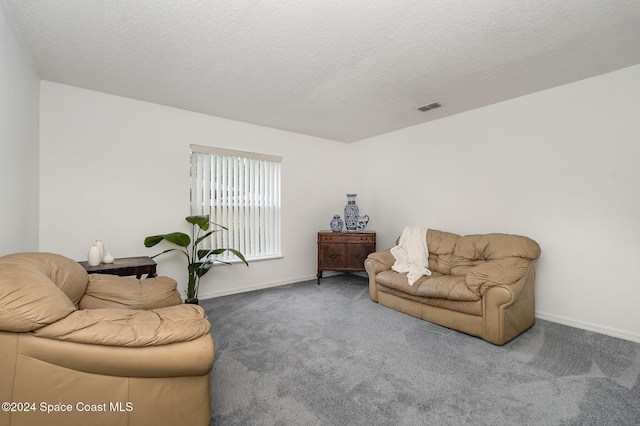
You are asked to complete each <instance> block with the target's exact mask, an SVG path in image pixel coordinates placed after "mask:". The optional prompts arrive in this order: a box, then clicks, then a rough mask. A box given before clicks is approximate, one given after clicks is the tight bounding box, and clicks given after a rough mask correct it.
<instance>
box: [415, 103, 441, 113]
mask: <svg viewBox="0 0 640 426" xmlns="http://www.w3.org/2000/svg"><path fill="white" fill-rule="evenodd" d="M441 106H442V104H441V103H440V102H431V103H430V104H426V105H422V106H419V107H418V109H419V110H420V111H422V112H424V111H429V110H430V109H436V108H440V107H441Z"/></svg>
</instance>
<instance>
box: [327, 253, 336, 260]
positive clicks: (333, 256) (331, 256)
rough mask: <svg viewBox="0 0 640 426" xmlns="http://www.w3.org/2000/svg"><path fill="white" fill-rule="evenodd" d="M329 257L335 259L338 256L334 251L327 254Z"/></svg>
mask: <svg viewBox="0 0 640 426" xmlns="http://www.w3.org/2000/svg"><path fill="white" fill-rule="evenodd" d="M329 257H330V258H331V259H335V258H336V257H338V255H337V254H335V253H334V254H330V255H329Z"/></svg>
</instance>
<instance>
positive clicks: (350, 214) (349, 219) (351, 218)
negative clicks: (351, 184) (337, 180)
mask: <svg viewBox="0 0 640 426" xmlns="http://www.w3.org/2000/svg"><path fill="white" fill-rule="evenodd" d="M357 196H358V194H347V205H346V206H345V207H344V224H345V226H346V228H347V231H355V230H356V228H357V227H358V215H359V214H360V209H359V208H358V205H357V204H356V197H357Z"/></svg>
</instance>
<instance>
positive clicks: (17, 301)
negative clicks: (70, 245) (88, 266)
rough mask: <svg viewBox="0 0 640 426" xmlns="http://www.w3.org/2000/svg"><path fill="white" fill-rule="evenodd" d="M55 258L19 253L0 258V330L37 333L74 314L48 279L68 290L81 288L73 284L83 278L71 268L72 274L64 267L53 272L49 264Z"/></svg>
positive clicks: (53, 268) (47, 255)
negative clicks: (33, 331)
mask: <svg viewBox="0 0 640 426" xmlns="http://www.w3.org/2000/svg"><path fill="white" fill-rule="evenodd" d="M56 256H57V255H50V254H46V255H44V256H43V254H42V253H18V254H11V255H7V256H3V257H0V330H5V331H13V332H18V333H20V332H26V331H31V330H36V329H38V328H40V327H43V326H45V325H47V324H51V323H53V322H55V321H58V320H59V319H61V318H64V317H66V316H67V315H69V314H70V313H71V312H73V311H75V310H76V308H75V306H74V304H73V303H72V301H71V300H70V299H69V297H67V295H66V294H65V293H63V291H62V290H61V289H60V288H58V286H56V284H55V283H54V282H53V281H52V279H51V278H50V276H53V277H54V278H56V279H57V280H58V282H59V283H60V284H61V286H62V287H67V289H68V290H69V289H75V288H77V287H81V286H78V285H77V283H76V282H75V281H76V280H77V279H79V277H78V275H82V274H79V273H77V271H73V269H74V268H70V270H71V273H69V269H68V268H65V267H64V266H63V267H62V268H60V269H58V268H56V267H55V265H54V264H53V263H52V262H53V260H54V259H55V257H56ZM60 257H62V256H60ZM78 266H79V267H80V269H82V270H83V271H84V269H83V268H82V266H80V265H78ZM85 276H86V274H85ZM67 284H68V285H67ZM85 285H86V283H85ZM70 293H71V294H74V293H75V292H74V291H72V292H70Z"/></svg>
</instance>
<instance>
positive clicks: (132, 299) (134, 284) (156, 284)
mask: <svg viewBox="0 0 640 426" xmlns="http://www.w3.org/2000/svg"><path fill="white" fill-rule="evenodd" d="M180 304H182V298H181V297H180V293H179V292H178V290H177V289H176V281H175V280H174V279H172V278H169V277H156V278H148V279H143V280H138V279H136V278H133V277H116V276H113V275H100V274H90V275H89V285H88V286H87V292H86V294H85V296H84V297H83V298H82V299H81V300H80V304H79V306H80V309H105V308H125V309H156V308H161V307H164V306H173V305H180Z"/></svg>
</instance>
